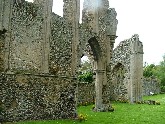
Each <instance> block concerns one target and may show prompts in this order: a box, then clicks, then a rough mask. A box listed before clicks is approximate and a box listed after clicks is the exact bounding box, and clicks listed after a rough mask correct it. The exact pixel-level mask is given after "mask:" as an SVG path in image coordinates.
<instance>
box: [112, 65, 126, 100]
mask: <svg viewBox="0 0 165 124" xmlns="http://www.w3.org/2000/svg"><path fill="white" fill-rule="evenodd" d="M111 75H112V84H111V88H110V92H111V96H110V98H111V100H120V101H126V100H128V88H127V87H128V86H127V85H128V81H127V69H126V68H125V66H124V65H123V64H122V63H120V62H119V63H117V64H116V65H115V66H114V68H113V69H112V73H111Z"/></svg>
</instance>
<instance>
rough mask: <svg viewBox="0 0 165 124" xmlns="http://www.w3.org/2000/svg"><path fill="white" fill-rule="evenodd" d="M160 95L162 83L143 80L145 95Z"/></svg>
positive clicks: (150, 79)
mask: <svg viewBox="0 0 165 124" xmlns="http://www.w3.org/2000/svg"><path fill="white" fill-rule="evenodd" d="M151 92H152V93H153V94H159V93H160V82H159V81H158V80H157V79H154V78H144V79H143V95H144V96H148V95H152V94H151Z"/></svg>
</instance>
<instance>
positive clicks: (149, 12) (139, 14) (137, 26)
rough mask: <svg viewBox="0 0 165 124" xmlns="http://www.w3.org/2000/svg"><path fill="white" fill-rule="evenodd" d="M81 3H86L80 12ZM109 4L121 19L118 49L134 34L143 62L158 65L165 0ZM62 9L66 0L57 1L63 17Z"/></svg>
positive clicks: (122, 0) (117, 0)
mask: <svg viewBox="0 0 165 124" xmlns="http://www.w3.org/2000/svg"><path fill="white" fill-rule="evenodd" d="M28 1H32V0H28ZM82 3H83V0H81V9H82ZM109 3H110V7H111V8H115V10H116V12H117V19H118V27H117V36H118V38H117V39H116V43H115V46H116V45H117V44H119V42H120V41H122V40H124V39H128V38H131V36H132V35H133V34H139V38H140V41H141V42H143V49H144V62H147V63H149V64H151V63H154V64H158V63H159V62H160V61H161V60H162V56H163V54H164V53H165V38H164V36H165V35H164V33H165V17H164V16H165V7H164V6H165V0H109ZM62 7H63V0H54V5H53V11H54V12H55V13H56V14H58V15H61V16H62V13H63V12H62ZM163 12H164V13H163Z"/></svg>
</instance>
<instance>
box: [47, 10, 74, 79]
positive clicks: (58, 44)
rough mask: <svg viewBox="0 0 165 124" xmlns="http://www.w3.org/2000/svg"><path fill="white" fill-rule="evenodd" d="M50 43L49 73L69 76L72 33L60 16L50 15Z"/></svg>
mask: <svg viewBox="0 0 165 124" xmlns="http://www.w3.org/2000/svg"><path fill="white" fill-rule="evenodd" d="M51 31H52V32H51V33H52V36H51V42H50V63H49V64H50V72H51V73H53V74H58V75H66V76H71V58H72V47H71V46H72V31H71V28H69V25H68V23H67V22H66V21H65V20H64V19H63V18H62V17H60V16H58V15H56V14H54V13H53V14H52V25H51Z"/></svg>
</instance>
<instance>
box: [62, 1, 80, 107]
mask: <svg viewBox="0 0 165 124" xmlns="http://www.w3.org/2000/svg"><path fill="white" fill-rule="evenodd" d="M63 1H64V7H63V17H64V19H65V20H66V22H67V23H68V29H69V30H70V31H71V34H70V35H71V37H72V41H71V42H72V58H71V76H72V77H73V78H75V77H77V70H78V61H79V60H78V44H79V18H80V0H69V1H68V0H63ZM73 81H74V82H73V83H74V84H76V89H75V101H76V104H75V107H76V106H77V101H78V83H77V80H73Z"/></svg>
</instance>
